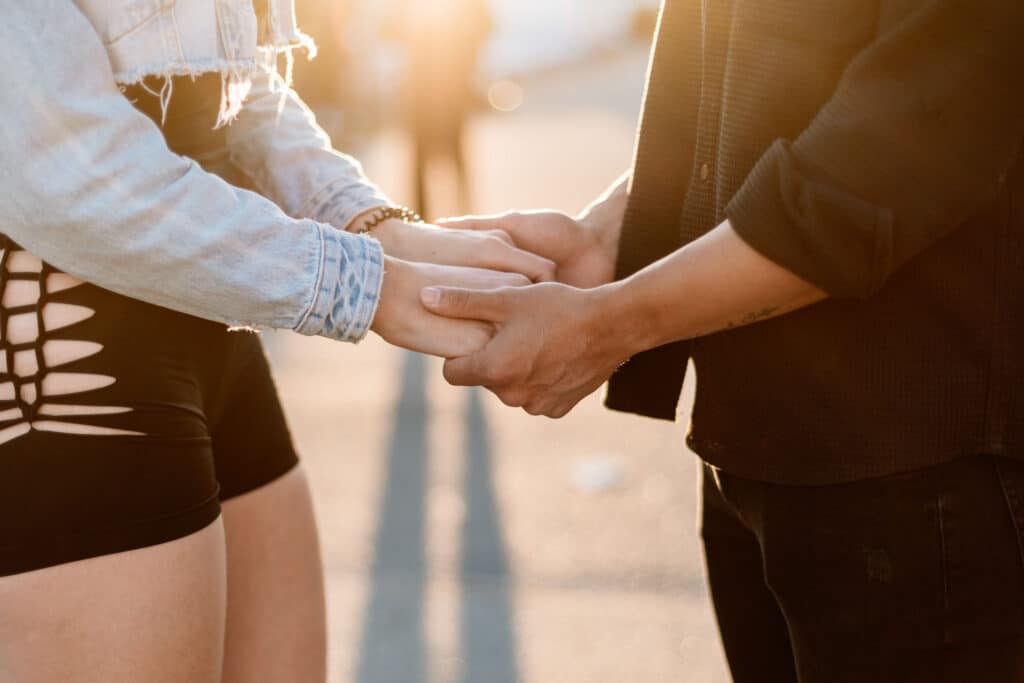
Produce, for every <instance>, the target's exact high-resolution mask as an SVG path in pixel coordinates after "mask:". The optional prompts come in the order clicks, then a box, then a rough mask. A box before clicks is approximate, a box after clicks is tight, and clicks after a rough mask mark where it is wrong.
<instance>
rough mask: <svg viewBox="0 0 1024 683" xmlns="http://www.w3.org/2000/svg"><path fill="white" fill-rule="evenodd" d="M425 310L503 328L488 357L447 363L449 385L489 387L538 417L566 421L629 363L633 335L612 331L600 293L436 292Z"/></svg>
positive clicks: (542, 289)
mask: <svg viewBox="0 0 1024 683" xmlns="http://www.w3.org/2000/svg"><path fill="white" fill-rule="evenodd" d="M423 304H424V306H426V307H427V308H428V309H429V310H431V311H433V312H434V313H436V314H438V315H442V316H445V317H450V318H459V319H463V320H480V321H487V322H490V323H492V324H493V325H494V327H495V329H496V333H495V335H494V338H493V339H491V340H490V342H489V343H488V344H487V346H486V348H484V349H483V350H482V351H479V352H477V353H474V354H472V355H469V356H466V357H463V358H453V359H450V360H448V361H447V362H446V363H445V366H444V376H445V379H447V380H448V382H449V383H450V384H454V385H467V386H468V385H482V386H485V387H487V388H488V389H490V390H491V391H493V392H494V393H495V394H497V395H498V397H499V398H500V399H501V400H502V401H503V402H504V403H505V404H506V405H509V406H514V407H522V408H524V409H525V410H526V411H527V412H528V413H530V414H532V415H546V416H548V417H555V418H558V417H562V416H563V415H565V414H566V413H568V412H569V411H570V410H572V408H573V407H574V406H575V405H576V404H577V403H579V402H580V400H582V399H583V398H584V397H586V396H587V395H588V394H590V393H592V392H593V391H594V390H595V389H597V388H598V387H600V386H601V384H603V383H604V382H605V380H607V379H608V377H609V376H611V374H612V373H613V372H614V371H615V369H616V368H617V367H619V365H621V364H622V363H623V362H624V361H625V360H626V359H627V358H628V356H629V351H628V350H627V348H626V343H628V340H627V339H626V338H625V337H626V336H627V335H624V334H623V333H622V332H621V331H616V330H614V329H613V328H612V327H611V326H610V325H609V322H610V317H609V314H610V313H611V310H610V308H609V307H608V306H607V305H606V303H605V302H604V300H603V294H602V290H601V289H597V290H581V289H576V288H574V287H568V286H565V285H561V284H553V283H547V284H540V285H535V286H532V287H523V288H503V289H497V290H491V291H472V290H469V289H454V288H448V287H431V288H428V289H426V290H424V291H423Z"/></svg>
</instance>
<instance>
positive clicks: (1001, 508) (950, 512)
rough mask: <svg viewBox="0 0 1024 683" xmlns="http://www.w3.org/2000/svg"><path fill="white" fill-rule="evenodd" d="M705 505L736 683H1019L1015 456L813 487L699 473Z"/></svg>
mask: <svg viewBox="0 0 1024 683" xmlns="http://www.w3.org/2000/svg"><path fill="white" fill-rule="evenodd" d="M703 507H704V512H703V524H702V526H703V537H704V548H705V558H706V562H707V572H708V577H709V581H710V585H711V594H712V599H713V602H714V607H715V613H716V615H717V618H718V623H719V628H720V630H721V635H722V640H723V643H724V646H725V652H726V656H727V658H728V661H729V666H730V668H731V670H732V674H733V678H734V680H735V681H736V683H748V682H751V681H758V682H763V681H772V682H774V681H800V682H801V683H819V682H821V683H840V682H844V681H857V682H868V681H870V682H872V683H877V682H883V681H900V682H905V681H928V683H937V682H940V681H951V682H952V681H956V682H957V683H968V682H969V683H984V682H987V681H992V682H999V683H1011V682H1014V683H1016V682H1019V681H1024V550H1022V549H1024V545H1022V540H1024V536H1022V531H1024V463H1021V462H1019V461H1016V460H1010V459H1007V458H995V457H989V456H978V457H972V458H964V459H962V460H958V461H955V462H952V463H948V464H945V465H940V466H936V467H932V468H928V469H925V470H920V471H917V472H912V473H908V474H900V475H895V476H891V477H885V478H882V479H873V480H867V481H861V482H854V483H848V484H838V485H830V486H814V487H809V486H782V485H777V484H766V483H763V482H755V481H750V480H745V479H739V478H736V477H733V476H730V475H728V474H725V473H723V472H721V471H718V470H715V469H713V468H711V467H709V466H705V468H704V505H703Z"/></svg>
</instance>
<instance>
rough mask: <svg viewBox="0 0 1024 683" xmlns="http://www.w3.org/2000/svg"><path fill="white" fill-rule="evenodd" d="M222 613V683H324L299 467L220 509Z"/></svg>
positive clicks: (318, 571) (309, 526)
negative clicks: (224, 572) (224, 583)
mask: <svg viewBox="0 0 1024 683" xmlns="http://www.w3.org/2000/svg"><path fill="white" fill-rule="evenodd" d="M222 509H223V515H224V527H225V530H226V534H227V558H228V611H227V615H228V617H227V636H226V640H225V648H224V683H259V682H261V681H267V682H273V683H276V682H279V681H289V683H323V681H324V680H325V679H326V675H327V674H326V658H327V655H326V651H327V626H326V614H325V605H324V583H323V566H322V563H321V561H320V544H319V540H318V538H317V531H316V522H315V520H314V517H313V506H312V502H311V500H310V495H309V487H308V485H307V482H306V477H305V474H304V472H303V470H302V467H301V465H300V466H296V467H295V468H294V469H292V470H291V471H290V472H289V473H288V474H286V475H284V476H283V477H281V478H279V479H277V480H276V481H274V482H271V483H270V484H267V485H266V486H263V487H261V488H258V489H256V490H254V491H250V492H249V493H246V494H244V495H241V496H238V497H237V498H232V499H230V500H227V501H225V502H224V503H223V506H222Z"/></svg>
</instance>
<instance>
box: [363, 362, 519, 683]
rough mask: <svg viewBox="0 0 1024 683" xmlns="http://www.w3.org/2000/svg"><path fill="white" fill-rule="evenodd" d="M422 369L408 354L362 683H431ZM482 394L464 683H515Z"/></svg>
mask: <svg viewBox="0 0 1024 683" xmlns="http://www.w3.org/2000/svg"><path fill="white" fill-rule="evenodd" d="M425 371H426V368H425V362H424V359H423V357H422V356H419V355H417V354H407V355H406V357H405V367H404V368H403V371H402V386H401V393H400V396H399V400H398V404H397V406H396V409H395V416H394V426H393V430H392V436H391V442H390V446H389V449H388V469H387V483H386V485H385V488H384V492H383V495H382V497H381V502H380V513H379V515H378V520H379V521H378V525H377V531H376V542H375V556H374V562H373V577H372V588H371V594H370V600H369V603H368V606H367V612H366V615H365V617H364V621H363V630H362V632H363V636H362V643H361V647H360V650H359V663H358V669H357V677H356V680H357V681H358V683H427V681H428V680H429V674H428V671H429V670H430V667H429V662H428V657H429V653H428V652H427V646H426V634H425V633H424V612H425V588H426V582H427V567H426V528H425V523H426V522H425V520H426V497H427V488H428V481H427V462H428V458H429V455H430V454H429V447H428V433H427V430H428V422H429V417H430V414H429V409H428V405H427V395H426V377H425ZM480 396H481V393H480V391H479V390H476V389H474V390H472V391H470V392H468V404H467V408H466V422H465V448H466V462H465V470H464V471H465V474H464V479H463V487H464V493H465V496H466V516H465V518H464V521H463V526H462V553H461V558H460V578H461V604H460V620H461V650H462V658H461V664H462V668H461V671H460V672H459V681H460V683H516V682H517V681H518V680H519V672H518V665H517V662H516V638H515V627H514V621H513V607H512V596H511V591H510V588H509V566H508V556H507V553H506V550H505V544H504V536H503V533H502V525H501V518H500V513H499V511H498V507H497V502H496V497H495V491H494V482H493V476H492V470H491V460H492V449H491V442H490V430H489V428H488V425H487V419H486V416H485V415H484V411H483V404H482V401H481V398H480Z"/></svg>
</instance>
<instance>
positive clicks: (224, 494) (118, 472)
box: [0, 240, 297, 576]
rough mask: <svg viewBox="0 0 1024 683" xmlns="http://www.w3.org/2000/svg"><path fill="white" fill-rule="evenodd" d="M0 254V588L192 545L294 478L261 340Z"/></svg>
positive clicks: (24, 257) (9, 252) (8, 248)
mask: <svg viewBox="0 0 1024 683" xmlns="http://www.w3.org/2000/svg"><path fill="white" fill-rule="evenodd" d="M0 246H2V247H3V255H2V257H0V296H2V297H3V298H2V299H0V301H2V303H3V305H0V337H2V342H0V346H2V353H0V576H3V575H10V574H16V573H20V572H25V571H30V570H34V569H40V568H43V567H48V566H51V565H56V564H61V563H65V562H71V561H75V560H82V559H85V558H88V557H94V556H98V555H105V554H110V553H116V552H121V551H126V550H133V549H137V548H142V547H146V546H151V545H155V544H158V543H163V542H167V541H171V540H174V539H178V538H181V537H184V536H187V535H189V534H191V533H194V532H196V531H199V530H200V529H202V528H203V527H205V526H207V525H208V524H210V523H211V522H213V521H214V520H215V519H216V518H217V517H218V515H219V514H220V502H221V501H223V500H225V499H227V498H231V497H233V496H238V495H240V494H243V493H246V492H248V491H251V490H253V489H255V488H257V487H259V486H262V485H264V484H266V483H269V482H271V481H273V480H274V479H276V478H278V477H280V476H281V475H283V474H285V473H286V472H288V471H289V470H290V469H291V468H292V467H294V466H295V464H296V462H297V458H296V455H295V450H294V448H293V446H292V442H291V438H290V436H289V433H288V429H287V427H286V425H285V420H284V416H283V414H282V411H281V406H280V404H279V402H278V399H277V395H276V391H275V388H274V384H273V381H272V379H271V376H270V372H269V369H268V366H267V361H266V358H265V357H264V354H263V350H262V346H261V343H260V340H259V337H258V336H257V335H255V334H252V333H248V332H228V330H227V329H226V328H225V326H224V325H222V324H218V323H213V322H209V321H206V320H201V319H199V318H195V317H192V316H188V315H185V314H182V313H177V312H174V311H170V310H167V309H164V308H160V307H157V306H152V305H149V304H146V303H142V302H140V301H136V300H134V299H130V298H127V297H123V296H119V295H117V294H114V293H111V292H109V291H106V290H103V289H100V288H99V287H95V286H93V285H90V284H85V283H78V282H77V281H75V280H73V279H72V278H70V277H68V276H66V275H63V274H60V273H58V272H57V271H55V270H54V269H52V268H50V267H49V266H46V265H45V264H40V263H39V261H38V260H36V259H35V258H34V257H32V256H31V255H29V254H28V253H27V252H24V251H20V250H18V248H17V247H16V246H15V245H12V244H11V243H10V242H8V241H6V240H5V241H3V242H2V243H0ZM76 283H77V284H76ZM69 306H70V307H72V308H68V307H69Z"/></svg>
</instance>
